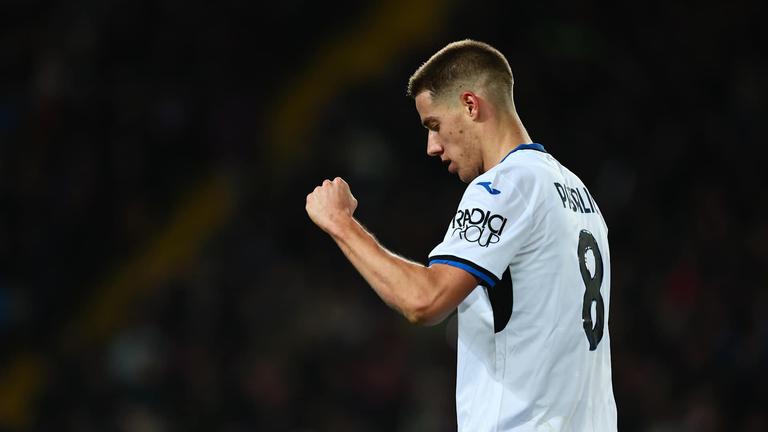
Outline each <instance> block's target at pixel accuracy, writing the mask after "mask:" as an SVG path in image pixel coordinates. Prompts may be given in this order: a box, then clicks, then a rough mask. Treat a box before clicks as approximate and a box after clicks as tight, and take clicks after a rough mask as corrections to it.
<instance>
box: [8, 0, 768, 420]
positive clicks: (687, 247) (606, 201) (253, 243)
mask: <svg viewBox="0 0 768 432" xmlns="http://www.w3.org/2000/svg"><path fill="white" fill-rule="evenodd" d="M207 3H210V4H207ZM207 3H206V4H203V3H200V4H197V3H194V2H186V1H180V0H174V1H122V0H108V1H106V0H105V1H97V0H93V1H81V2H76V1H71V2H52V3H51V2H35V1H4V2H2V3H0V54H2V57H1V59H2V60H1V61H0V426H2V427H1V429H2V430H12V431H15V430H24V431H26V430H29V431H50V430H73V431H105V430H118V431H191V430H199V431H203V430H204V431H208V430H223V431H246V430H248V431H253V430H258V431H425V432H428V431H450V430H455V409H454V402H453V397H454V384H455V350H454V346H455V324H456V323H455V320H454V319H453V318H451V319H449V320H447V321H446V322H444V323H443V324H440V325H438V326H436V327H414V326H411V325H409V324H407V322H406V321H405V320H404V319H403V318H401V317H400V316H399V315H397V314H396V313H395V312H393V311H391V310H390V309H389V308H387V307H386V306H385V305H384V304H383V303H382V302H381V301H380V300H379V299H378V297H376V295H375V294H374V293H373V292H372V291H371V290H370V289H369V288H368V287H367V286H366V284H365V283H364V281H363V280H362V279H361V278H360V277H359V276H358V275H357V274H356V273H355V272H354V270H353V268H352V267H351V265H349V264H348V263H347V262H346V261H345V260H344V259H343V256H342V255H341V253H340V252H339V251H338V250H337V249H336V247H335V245H334V244H333V242H332V241H331V240H330V239H328V238H327V237H326V236H325V235H324V234H322V233H321V232H320V231H319V230H317V229H316V228H315V227H314V226H313V225H312V224H311V223H310V221H309V219H308V218H307V217H306V214H305V212H304V199H305V196H306V194H307V193H308V192H310V191H311V190H312V189H313V188H314V186H316V185H317V184H319V183H320V182H321V181H322V180H323V179H324V178H333V177H335V176H337V175H340V176H343V177H344V178H346V179H347V180H348V181H349V183H350V184H351V186H352V190H353V192H354V193H355V194H356V196H357V198H358V199H359V201H360V205H359V209H358V212H357V216H358V218H359V219H360V220H361V221H362V222H363V223H364V224H365V225H366V226H367V227H368V228H369V229H370V230H372V231H373V232H374V233H376V235H377V237H378V238H379V240H380V241H381V242H382V243H383V244H385V245H386V246H388V247H389V248H391V249H393V250H395V251H397V252H399V253H401V254H402V255H404V256H407V257H409V258H412V259H415V260H418V261H422V262H423V261H424V260H425V258H426V255H427V253H428V252H429V251H430V250H431V248H432V247H433V246H434V245H436V244H437V243H438V242H439V241H440V240H441V238H442V236H443V234H444V230H445V228H446V223H447V221H448V220H449V219H450V216H451V215H452V214H453V212H454V211H455V207H456V205H457V203H458V200H459V197H460V195H461V193H462V190H463V185H462V184H461V183H460V182H459V181H458V180H457V179H456V178H455V177H452V176H450V175H449V174H448V173H446V172H445V169H444V167H443V166H441V164H440V163H439V161H437V160H431V159H429V158H427V157H426V154H425V150H426V133H425V131H424V130H423V129H422V128H421V126H420V124H419V121H418V116H417V113H416V111H415V109H414V107H413V103H412V101H411V100H409V99H407V98H406V97H405V85H406V82H407V79H408V77H409V76H410V74H411V73H412V72H413V71H414V70H415V69H416V68H417V67H418V66H419V65H420V64H421V62H423V61H424V60H426V59H427V58H428V57H429V56H430V55H431V54H432V53H433V52H434V51H436V50H437V49H439V48H441V47H442V46H444V45H445V44H447V43H448V42H451V41H454V40H458V39H463V38H466V37H471V38H474V39H478V40H482V41H485V42H488V43H491V44H492V45H494V46H496V47H497V48H499V49H500V50H501V51H502V52H503V53H504V54H505V55H506V56H507V57H508V59H509V61H510V63H511V65H512V69H513V71H514V73H515V78H516V87H515V89H516V90H515V97H516V102H517V106H518V110H519V112H520V115H521V117H522V119H523V122H524V123H525V125H526V127H527V128H528V131H529V132H530V134H531V136H532V137H533V139H534V140H535V141H536V142H539V143H542V144H544V145H545V146H546V147H547V149H548V150H549V151H550V153H552V154H553V155H554V156H555V157H557V158H558V159H559V160H560V161H561V162H562V163H563V164H564V165H566V166H568V167H569V168H570V169H571V170H573V171H574V172H576V173H577V174H578V175H579V176H580V177H581V178H582V180H583V181H584V182H585V184H586V185H587V186H588V187H589V188H590V190H591V192H592V194H593V195H594V196H595V198H596V199H597V201H598V202H599V203H600V206H601V209H602V210H603V213H604V216H605V219H606V221H607V223H608V226H609V228H610V240H611V255H612V262H611V265H612V269H613V280H612V291H611V293H612V296H611V297H612V303H611V305H610V314H611V316H610V318H611V321H610V331H611V339H612V347H611V348H612V356H613V384H614V390H615V395H616V402H617V405H618V410H619V428H620V430H622V431H655V432H663V431H697V432H699V431H716V430H728V431H734V430H739V431H762V430H766V428H768V426H767V425H766V423H768V421H767V419H766V412H765V407H766V406H768V395H767V394H766V393H767V392H768V390H767V389H768V382H766V381H767V375H766V372H765V371H766V369H767V368H768V318H767V315H766V312H765V311H766V310H768V295H767V294H766V286H767V285H768V246H766V244H768V219H767V218H766V214H767V211H768V206H767V205H766V202H767V201H768V200H766V193H765V191H766V187H768V181H767V179H766V170H765V164H766V159H765V158H764V157H763V156H762V154H763V153H762V152H761V150H762V149H761V148H760V147H761V146H762V145H763V142H764V141H763V140H764V138H763V137H764V136H765V135H766V121H765V119H766V114H767V112H766V111H767V110H766V98H767V97H768V92H767V91H766V90H767V87H768V80H767V79H766V76H768V70H767V69H768V68H767V67H766V66H767V65H766V56H765V52H766V51H765V50H766V31H765V20H764V18H765V16H766V6H765V2H759V1H730V2H720V4H709V3H703V2H698V3H690V4H686V5H684V4H682V3H680V4H677V3H675V2H671V3H670V2H653V1H652V2H632V3H613V2H597V1H586V2H561V3H545V2H510V1H488V2H469V1H458V0H456V1H442V0H420V1H404V0H385V1H382V2H379V3H371V2H340V3H327V2H307V1H278V2H270V3H264V2H249V1H242V2H236V1H220V2H207ZM605 3H608V4H605Z"/></svg>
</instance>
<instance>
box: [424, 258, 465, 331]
mask: <svg viewBox="0 0 768 432" xmlns="http://www.w3.org/2000/svg"><path fill="white" fill-rule="evenodd" d="M427 271H428V272H429V281H430V285H431V288H432V296H431V298H430V301H429V302H427V303H425V304H424V308H423V309H422V310H421V311H420V313H419V315H418V317H417V319H415V321H417V322H421V323H425V324H437V323H439V322H441V321H442V320H444V319H445V318H446V317H447V316H448V315H450V314H451V312H453V311H454V310H455V309H456V307H457V306H458V305H459V304H460V303H461V302H462V301H463V300H464V298H465V297H467V296H468V295H469V293H471V292H472V290H474V289H475V288H476V287H477V285H478V280H477V279H476V278H475V276H474V275H472V274H471V273H469V272H467V271H466V270H462V269H460V268H458V267H454V266H451V265H447V264H432V265H431V266H429V267H427Z"/></svg>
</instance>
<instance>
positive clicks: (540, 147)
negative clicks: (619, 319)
mask: <svg viewBox="0 0 768 432" xmlns="http://www.w3.org/2000/svg"><path fill="white" fill-rule="evenodd" d="M518 150H536V151H540V152H542V153H546V152H547V151H546V150H545V149H544V146H543V145H541V144H539V143H531V144H520V145H519V146H517V147H515V148H514V149H513V150H512V151H511V152H509V153H507V155H506V156H504V159H506V158H508V157H509V155H511V154H512V153H514V152H516V151H518ZM504 159H502V160H500V161H499V163H502V162H504Z"/></svg>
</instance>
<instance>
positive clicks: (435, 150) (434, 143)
mask: <svg viewBox="0 0 768 432" xmlns="http://www.w3.org/2000/svg"><path fill="white" fill-rule="evenodd" d="M435 135H437V134H436V133H435V132H433V131H429V135H427V154H428V155H430V156H440V155H441V154H443V146H442V145H440V143H439V142H438V140H437V137H435Z"/></svg>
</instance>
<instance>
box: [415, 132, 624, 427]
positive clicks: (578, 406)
mask: <svg viewBox="0 0 768 432" xmlns="http://www.w3.org/2000/svg"><path fill="white" fill-rule="evenodd" d="M607 235H608V228H607V226H606V224H605V221H604V220H603V217H602V215H601V213H600V211H599V209H598V207H597V203H596V202H595V200H594V198H593V197H592V195H591V194H590V193H589V191H588V190H587V188H586V187H585V186H584V184H583V183H582V182H581V180H579V178H578V177H577V176H576V175H574V174H573V173H572V172H571V171H569V170H568V169H566V168H565V167H563V166H562V165H560V163H559V162H558V161H557V160H555V158H554V157H552V156H551V155H550V154H548V153H547V152H546V151H545V149H544V147H543V146H542V145H540V144H522V145H520V146H518V147H517V148H515V150H513V151H512V152H510V153H509V154H508V155H507V156H506V157H505V158H504V159H503V160H502V161H501V162H500V163H499V164H498V165H496V166H494V167H493V168H492V169H490V170H488V171H487V172H485V173H483V174H482V175H480V176H479V177H477V178H476V179H475V180H473V181H472V183H470V184H469V186H468V187H467V189H466V191H465V193H464V196H463V197H462V200H461V203H460V204H459V208H458V210H457V211H456V214H455V215H454V217H453V218H452V219H451V221H450V224H449V227H448V232H447V233H446V234H445V238H444V240H443V242H442V243H440V244H439V245H438V246H437V247H435V249H434V250H433V251H432V252H431V253H430V257H429V265H430V266H431V265H435V264H447V265H452V266H455V267H459V268H461V269H464V270H466V271H468V272H469V273H471V274H473V275H474V276H475V277H476V278H477V280H478V283H479V285H478V286H477V287H476V288H475V289H474V290H473V291H472V292H471V293H470V294H469V295H468V296H467V297H466V298H465V299H464V301H462V303H461V304H460V305H459V307H458V321H459V330H458V344H457V350H458V353H457V356H458V360H457V379H456V411H457V417H458V429H459V431H460V432H484V431H576V432H587V431H600V432H603V431H615V430H616V429H617V423H616V422H617V420H616V403H615V401H614V397H613V388H612V385H611V355H610V337H609V334H608V309H609V304H610V287H611V284H610V279H611V271H610V253H609V249H608V237H607Z"/></svg>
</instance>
